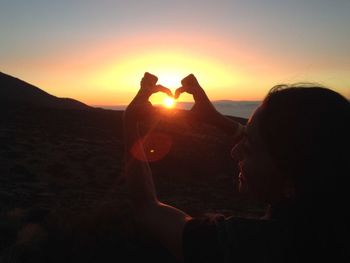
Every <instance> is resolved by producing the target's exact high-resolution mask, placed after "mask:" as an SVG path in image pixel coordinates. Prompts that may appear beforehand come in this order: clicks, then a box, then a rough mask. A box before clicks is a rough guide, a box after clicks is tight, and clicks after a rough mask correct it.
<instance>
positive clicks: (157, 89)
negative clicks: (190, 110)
mask: <svg viewBox="0 0 350 263" xmlns="http://www.w3.org/2000/svg"><path fill="white" fill-rule="evenodd" d="M156 92H163V93H165V94H167V95H168V96H169V97H173V93H172V92H171V90H170V89H168V88H166V87H164V86H162V85H156V86H154V88H153V89H152V94H153V93H156Z"/></svg>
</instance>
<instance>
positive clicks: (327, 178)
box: [260, 84, 350, 201]
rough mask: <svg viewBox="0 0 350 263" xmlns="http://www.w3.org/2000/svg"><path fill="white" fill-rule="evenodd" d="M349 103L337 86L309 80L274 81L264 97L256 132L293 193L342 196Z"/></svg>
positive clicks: (312, 196) (346, 170)
mask: <svg viewBox="0 0 350 263" xmlns="http://www.w3.org/2000/svg"><path fill="white" fill-rule="evenodd" d="M349 105H350V104H349V101H348V100H347V99H345V98H344V97H343V96H341V95H340V94H338V93H337V92H335V91H332V90H330V89H327V88H323V87H319V86H314V85H310V84H308V85H305V84H303V85H300V84H299V85H293V86H288V85H279V86H275V87H274V88H273V89H271V91H270V92H269V94H268V95H267V96H266V98H265V99H264V101H263V104H262V108H263V114H262V119H261V122H260V132H261V135H262V137H263V140H264V141H265V142H266V144H267V146H268V150H269V152H270V154H271V156H272V157H273V159H274V160H275V162H276V164H277V166H278V167H279V168H280V170H281V171H283V173H285V174H286V176H288V177H289V179H290V180H291V181H292V182H293V183H294V185H295V190H296V194H297V197H298V198H302V199H304V198H307V199H310V200H311V199H315V200H319V199H323V200H330V198H331V199H333V198H337V199H339V198H340V199H342V200H344V197H345V193H347V188H348V186H347V185H346V183H345V182H346V181H347V177H348V175H350V170H349V163H350V159H349V150H350V145H349V141H350V140H349V136H350V129H349V125H350V106H349ZM346 199H347V198H346ZM338 201H341V200H338Z"/></svg>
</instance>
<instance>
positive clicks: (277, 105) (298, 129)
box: [124, 73, 350, 262]
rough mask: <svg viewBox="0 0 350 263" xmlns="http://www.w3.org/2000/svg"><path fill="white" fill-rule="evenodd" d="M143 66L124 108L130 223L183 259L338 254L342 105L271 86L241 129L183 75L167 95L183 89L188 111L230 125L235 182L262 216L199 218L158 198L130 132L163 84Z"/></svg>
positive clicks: (321, 92) (319, 91)
mask: <svg viewBox="0 0 350 263" xmlns="http://www.w3.org/2000/svg"><path fill="white" fill-rule="evenodd" d="M156 82H157V77H155V76H153V75H151V74H149V73H146V74H145V75H144V77H143V79H142V81H141V89H140V91H139V92H138V94H137V95H136V97H135V98H134V100H133V101H132V102H131V103H130V105H129V106H128V108H127V109H126V111H125V116H124V125H125V127H124V128H125V140H126V156H127V162H126V167H125V168H126V169H125V171H126V180H127V185H128V188H129V191H130V194H131V200H132V204H133V208H134V212H135V217H136V219H137V223H138V225H139V227H140V228H141V229H142V230H143V231H145V232H146V233H147V234H149V236H150V237H152V238H155V239H157V240H159V241H160V242H161V243H162V244H163V245H164V246H165V247H166V248H167V249H168V250H169V251H170V252H171V253H172V254H173V255H174V256H175V257H176V258H177V259H178V261H185V262H243V261H244V262H255V261H259V262H261V261H263V262H264V261H266V262H272V261H276V262H277V261H279V262H296V261H305V260H312V261H315V260H317V259H325V258H327V259H332V260H333V259H334V258H343V257H344V256H346V255H345V251H346V250H345V243H343V241H342V238H343V237H347V235H346V233H347V229H348V227H347V222H346V218H345V212H344V209H345V199H346V198H345V193H346V184H345V182H346V181H345V178H346V175H348V174H349V159H348V154H347V150H349V149H350V148H349V139H348V134H350V131H349V123H350V117H349V102H348V101H347V100H346V99H345V98H343V97H342V96H341V95H339V94H338V93H336V92H334V91H331V90H328V89H325V88H320V87H283V86H278V87H277V88H275V89H273V90H272V91H271V92H270V93H269V94H268V95H267V97H266V98H265V100H264V101H263V103H262V105H261V106H260V107H259V108H258V109H257V110H256V112H255V113H254V114H253V116H252V117H251V118H250V119H249V121H248V124H247V125H246V127H242V126H241V125H240V124H238V123H236V122H233V121H231V120H228V119H226V118H225V117H224V116H223V115H221V114H220V113H218V112H217V111H216V110H215V108H214V107H213V105H212V104H211V103H210V101H209V99H208V97H207V96H206V94H205V92H204V90H203V89H202V88H201V87H200V85H199V83H198V81H197V80H196V78H195V77H194V76H193V75H189V76H188V77H186V78H185V79H184V80H183V81H182V87H181V88H179V89H178V90H176V93H175V98H177V97H178V96H179V95H180V94H181V93H183V92H187V93H190V94H192V95H193V97H194V101H195V105H194V107H193V109H192V111H193V112H194V114H197V115H198V116H205V117H206V119H208V120H209V121H210V122H211V123H212V124H215V125H217V126H218V127H220V128H222V129H224V130H225V131H227V132H231V134H232V137H233V138H234V139H235V140H236V141H237V144H236V146H235V147H234V148H233V150H232V156H233V157H234V158H235V159H236V160H237V161H238V162H239V166H240V176H239V180H240V188H241V190H243V189H248V190H249V191H250V192H251V193H252V194H254V195H255V197H256V198H258V199H259V200H261V201H264V202H266V203H268V204H269V209H268V211H267V212H266V216H265V217H264V218H262V219H254V220H253V219H244V218H234V217H230V218H219V219H217V220H203V219H196V218H192V217H191V216H190V215H187V214H186V213H185V212H183V211H181V210H179V209H177V208H175V207H172V206H169V205H167V204H163V203H161V202H160V201H159V200H158V199H157V196H156V190H155V188H154V184H153V179H152V173H151V170H150V167H149V165H148V162H147V159H148V157H147V154H146V153H145V151H144V148H143V142H144V140H147V138H144V137H143V136H141V135H140V133H139V123H140V121H141V120H142V119H143V118H145V117H147V116H150V115H151V114H152V110H153V109H152V106H151V104H150V103H149V101H148V98H149V97H150V96H151V95H152V94H153V93H155V92H159V91H160V92H164V93H166V94H168V95H169V96H172V93H171V91H170V90H169V89H167V88H165V87H163V86H160V85H156Z"/></svg>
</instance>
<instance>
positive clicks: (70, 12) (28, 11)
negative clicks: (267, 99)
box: [0, 0, 350, 105]
mask: <svg viewBox="0 0 350 263" xmlns="http://www.w3.org/2000/svg"><path fill="white" fill-rule="evenodd" d="M0 71H2V72H4V73H7V74H10V75H13V76H16V77H18V78H21V79H23V80H25V81H27V82H30V83H32V84H34V85H36V86H38V87H40V88H42V89H44V90H45V91H47V92H49V93H51V94H53V95H56V96H59V97H72V98H75V99H78V100H80V101H83V102H85V103H87V104H90V105H116V104H127V103H128V102H129V101H130V100H131V99H132V97H133V96H134V95H135V93H136V91H137V90H138V88H139V81H140V79H141V77H142V76H143V73H144V72H145V71H149V72H151V73H153V74H156V75H158V76H159V83H161V84H164V85H166V86H169V87H170V88H175V87H178V86H179V85H180V81H181V78H183V77H185V76H186V75H188V74H190V73H194V74H195V75H196V76H197V78H198V80H199V82H200V83H201V84H202V86H203V87H204V89H205V90H206V91H207V93H208V95H209V97H210V98H211V99H212V100H218V99H231V100H261V99H263V97H264V95H265V94H266V93H267V92H268V90H269V89H270V88H271V87H272V86H273V85H276V84H281V83H294V82H301V81H302V82H317V83H320V84H323V85H325V86H328V87H330V88H332V89H334V90H336V91H338V92H340V93H342V94H343V95H345V96H346V97H347V98H350V74H349V72H350V1H349V0H333V1H330V0H303V1H302V0H293V1H282V0H238V1H234V0H230V1H229V0H228V1H223V0H221V1H219V0H217V1H189V0H187V1H182V0H180V1H179V0H178V1H175V0H171V1H167V0H164V1H134V0H128V1H108V0H99V1H97V0H96V1H91V0H75V1H73V0H71V1H68V0H60V1H45V0H41V1H40V0H31V1H28V0H23V1H19V0H0ZM182 99H183V100H188V99H190V97H186V96H185V97H182Z"/></svg>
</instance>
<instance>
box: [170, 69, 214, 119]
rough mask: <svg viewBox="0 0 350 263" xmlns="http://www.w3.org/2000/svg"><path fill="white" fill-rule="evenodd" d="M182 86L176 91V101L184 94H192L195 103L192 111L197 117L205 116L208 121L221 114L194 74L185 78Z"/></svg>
mask: <svg viewBox="0 0 350 263" xmlns="http://www.w3.org/2000/svg"><path fill="white" fill-rule="evenodd" d="M181 84H182V87H180V88H178V89H177V90H176V91H175V99H178V98H179V96H180V95H181V93H184V92H186V93H189V94H191V95H192V96H193V99H194V102H195V104H194V105H193V107H192V109H191V111H192V112H193V113H195V114H196V116H197V117H200V116H205V117H206V118H207V120H208V118H210V117H215V116H217V114H219V113H218V112H217V110H216V109H215V107H214V106H213V104H212V103H211V101H210V100H209V98H208V96H207V94H206V93H205V91H204V89H203V88H202V87H201V86H200V85H199V83H198V80H197V79H196V77H195V76H194V75H193V74H190V75H188V76H187V77H185V78H184V79H183V80H182V81H181Z"/></svg>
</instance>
